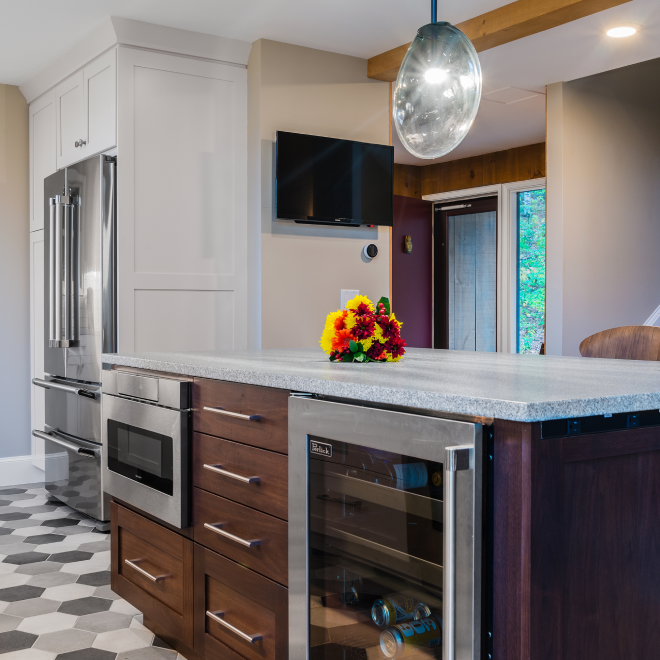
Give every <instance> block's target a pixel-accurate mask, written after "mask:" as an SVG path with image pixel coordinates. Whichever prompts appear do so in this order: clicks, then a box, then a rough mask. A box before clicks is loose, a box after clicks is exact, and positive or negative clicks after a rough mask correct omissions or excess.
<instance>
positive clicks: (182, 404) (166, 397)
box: [101, 369, 191, 410]
mask: <svg viewBox="0 0 660 660" xmlns="http://www.w3.org/2000/svg"><path fill="white" fill-rule="evenodd" d="M124 377H127V378H147V376H136V375H135V374H133V373H132V372H128V371H121V370H119V369H113V370H112V371H108V370H107V369H104V370H103V371H102V372H101V383H102V385H103V393H104V394H111V395H113V396H116V397H119V398H127V397H130V398H133V399H139V400H140V402H142V403H145V404H147V405H156V404H158V406H164V407H166V408H173V409H175V410H188V409H189V408H190V386H191V383H190V381H188V380H179V379H177V378H160V377H158V378H157V377H153V378H154V380H156V381H157V382H158V399H157V401H151V402H150V401H149V400H148V399H143V398H140V396H139V395H138V394H133V395H127V394H125V393H124V394H122V391H123V392H127V391H130V386H129V388H128V389H123V390H121V389H120V388H121V387H122V385H120V382H121V381H122V380H123V379H124ZM148 378H152V377H151V376H149V377H148ZM123 387H124V388H126V385H125V384H124V385H123Z"/></svg>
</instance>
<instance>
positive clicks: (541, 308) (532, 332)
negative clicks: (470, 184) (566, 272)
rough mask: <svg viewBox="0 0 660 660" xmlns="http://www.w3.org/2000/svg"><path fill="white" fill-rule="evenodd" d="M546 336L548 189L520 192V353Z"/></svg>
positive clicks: (535, 349)
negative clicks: (546, 194) (546, 214)
mask: <svg viewBox="0 0 660 660" xmlns="http://www.w3.org/2000/svg"><path fill="white" fill-rule="evenodd" d="M544 336H545V190H532V191H529V192H522V193H519V194H518V352H519V353H538V352H539V350H540V348H541V343H542V342H543V341H544Z"/></svg>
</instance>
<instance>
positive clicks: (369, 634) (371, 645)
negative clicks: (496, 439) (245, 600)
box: [289, 395, 483, 660]
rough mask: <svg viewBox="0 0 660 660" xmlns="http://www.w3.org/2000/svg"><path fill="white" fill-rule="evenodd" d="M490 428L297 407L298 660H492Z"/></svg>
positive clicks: (294, 537) (310, 403)
mask: <svg viewBox="0 0 660 660" xmlns="http://www.w3.org/2000/svg"><path fill="white" fill-rule="evenodd" d="M482 502H483V498H482V426H481V425H480V424H474V423H469V422H461V421H455V420H448V419H441V418H438V417H433V416H424V415H421V414H411V413H408V412H396V411H391V410H381V409H375V408H370V407H364V406H361V405H348V404H344V403H337V402H332V401H327V400H320V399H316V398H314V397H307V396H303V395H294V396H292V397H291V398H290V400H289V657H290V660H392V659H398V658H420V659H424V658H428V659H432V658H437V659H438V660H440V659H443V660H481V657H482V655H481V647H482V575H481V573H482V563H483V562H482Z"/></svg>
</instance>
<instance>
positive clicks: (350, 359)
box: [341, 353, 353, 362]
mask: <svg viewBox="0 0 660 660" xmlns="http://www.w3.org/2000/svg"><path fill="white" fill-rule="evenodd" d="M341 361H342V362H353V354H352V353H346V355H344V357H343V358H342V359H341Z"/></svg>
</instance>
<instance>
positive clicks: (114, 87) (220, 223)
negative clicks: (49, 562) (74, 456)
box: [22, 19, 250, 469]
mask: <svg viewBox="0 0 660 660" xmlns="http://www.w3.org/2000/svg"><path fill="white" fill-rule="evenodd" d="M110 20H111V21H112V22H111V23H110ZM109 26H110V29H108V26H105V28H104V29H105V32H103V30H99V34H98V38H97V40H96V41H97V42H100V43H101V44H102V43H103V39H105V40H106V41H107V40H108V39H109V38H110V39H111V40H112V39H114V41H115V43H114V44H112V45H111V46H110V47H109V48H107V49H106V50H105V51H103V52H100V53H99V52H98V48H99V46H98V45H96V44H95V42H94V40H93V39H90V38H88V39H87V41H86V42H85V43H84V44H82V46H81V47H80V53H79V56H78V60H80V57H84V56H85V54H86V53H88V52H89V51H90V47H91V49H92V51H93V50H94V48H96V50H97V52H96V53H94V55H95V56H94V57H91V58H89V61H85V62H79V63H80V64H82V66H78V67H77V68H76V69H75V70H73V71H72V70H71V62H70V60H71V53H69V54H67V55H66V56H63V58H61V61H59V62H57V63H55V64H54V65H53V66H52V67H51V69H52V71H51V72H49V71H48V70H46V72H42V73H41V74H39V76H40V77H38V79H35V82H34V83H30V84H28V85H26V87H27V94H26V90H23V93H24V94H26V96H28V101H29V102H30V110H29V121H30V124H29V127H30V234H31V240H30V248H31V252H30V327H31V374H30V378H31V379H32V378H34V377H38V378H43V377H44V310H43V302H44V285H43V284H44V281H43V269H44V216H45V211H46V205H47V203H48V200H44V187H43V181H44V179H45V178H46V177H48V176H50V175H51V174H53V173H54V172H56V171H57V170H58V169H62V168H63V167H68V166H73V165H75V163H77V162H80V161H82V160H85V159H87V158H89V157H91V156H93V155H96V154H101V153H108V154H110V155H113V156H116V157H117V329H118V349H119V351H121V352H133V351H183V350H221V349H232V348H236V349H240V348H246V347H247V339H246V337H247V70H246V64H247V58H248V55H249V49H250V45H249V44H245V43H243V42H235V41H232V40H222V39H220V38H218V37H209V35H195V34H194V33H190V32H186V31H183V30H173V29H171V28H162V27H160V26H150V25H148V24H144V23H138V22H135V21H126V20H124V19H109ZM108 34H110V37H109V36H108ZM198 37H199V38H201V39H198ZM170 42H171V43H172V44H173V46H172V48H171V50H176V51H177V52H176V53H168V52H163V51H167V50H170V49H169V48H168V47H167V45H168V43H170ZM90 44H91V46H90ZM145 44H146V45H145ZM67 58H68V60H67ZM216 58H217V60H218V61H216ZM220 60H222V61H220ZM67 65H68V66H69V71H66V75H64V76H63V77H61V78H60V79H58V78H57V73H58V72H60V71H63V70H65V67H66V66H67ZM49 74H50V79H49V77H48V76H49ZM22 89H23V88H22ZM35 90H36V91H37V92H39V93H38V95H37V96H34V93H35ZM31 92H32V96H33V98H30V93H31ZM31 403H32V420H31V422H32V428H33V429H43V426H44V418H45V410H44V390H43V389H41V388H38V387H35V386H34V385H33V386H32V395H31ZM32 456H33V463H34V464H35V465H36V466H37V467H40V468H42V469H43V467H44V448H43V441H39V440H37V439H35V438H33V442H32Z"/></svg>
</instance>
